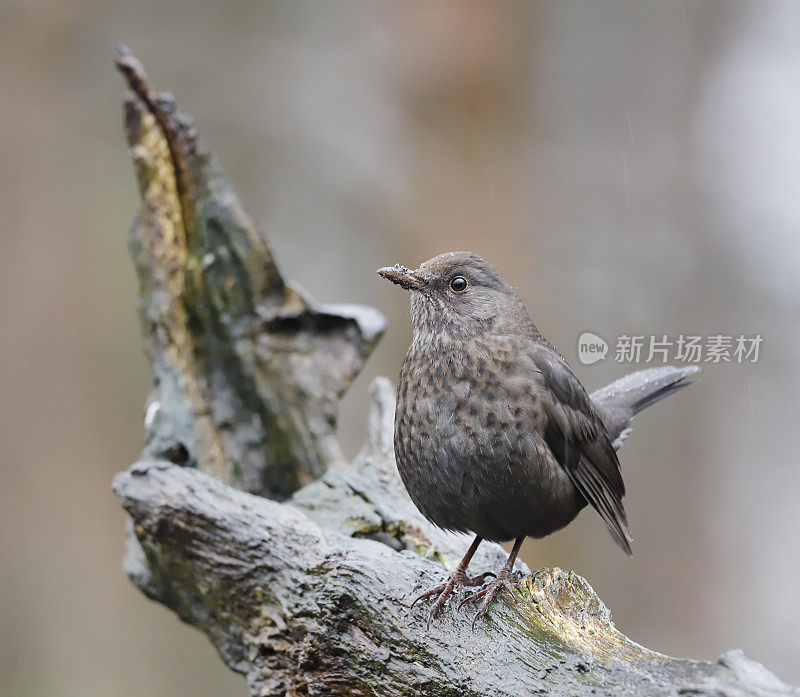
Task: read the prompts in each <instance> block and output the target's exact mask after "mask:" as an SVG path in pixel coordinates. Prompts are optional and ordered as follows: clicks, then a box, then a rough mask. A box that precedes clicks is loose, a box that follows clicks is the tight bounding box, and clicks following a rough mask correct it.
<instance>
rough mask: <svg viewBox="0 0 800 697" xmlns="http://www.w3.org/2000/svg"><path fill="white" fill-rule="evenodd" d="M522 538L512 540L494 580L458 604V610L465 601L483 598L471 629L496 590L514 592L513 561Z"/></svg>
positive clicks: (483, 612) (471, 601)
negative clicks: (512, 583) (510, 547)
mask: <svg viewBox="0 0 800 697" xmlns="http://www.w3.org/2000/svg"><path fill="white" fill-rule="evenodd" d="M524 539H525V538H524V537H518V538H517V539H516V540H515V541H514V547H513V548H512V550H511V554H509V555H508V561H506V563H505V564H504V565H503V568H502V569H500V573H499V574H497V578H495V580H494V581H492V582H491V583H490V584H489V585H488V586H486V588H483V589H481V590H479V591H477V592H475V593H472V594H471V595H468V596H467V597H466V598H464V600H462V601H461V604H460V605H459V606H458V609H459V610H460V609H461V608H462V607H463V606H464V604H465V603H473V602H475V601H476V600H478V599H479V598H483V602H482V603H481V605H480V607H479V608H478V611H477V612H476V613H475V617H473V618H472V627H473V629H474V628H475V621H476V620H477V619H478V618H479V617H483V616H484V615H485V614H486V610H487V609H488V608H489V603H491V602H492V598H494V596H495V595H496V594H497V591H499V590H500V589H501V588H507V589H508V590H509V592H511V593H513V592H514V588H513V587H512V585H511V581H512V579H513V578H514V562H515V561H516V560H517V554H519V548H520V547H522V542H523V540H524Z"/></svg>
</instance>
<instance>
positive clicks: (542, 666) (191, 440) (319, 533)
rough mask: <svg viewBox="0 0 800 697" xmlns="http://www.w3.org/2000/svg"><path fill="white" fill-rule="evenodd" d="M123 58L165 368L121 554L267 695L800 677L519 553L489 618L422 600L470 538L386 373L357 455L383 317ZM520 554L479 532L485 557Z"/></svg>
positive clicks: (140, 248) (633, 687)
mask: <svg viewBox="0 0 800 697" xmlns="http://www.w3.org/2000/svg"><path fill="white" fill-rule="evenodd" d="M117 64H118V66H119V67H120V69H121V71H122V72H123V74H124V75H125V77H126V79H127V81H128V84H129V86H130V88H131V93H130V94H129V95H128V96H127V97H126V101H125V111H126V129H127V133H128V141H129V144H130V147H131V153H132V155H133V159H134V163H135V165H136V170H137V176H138V180H139V185H140V189H141V194H142V209H141V211H140V213H139V215H138V216H137V219H136V221H135V223H134V225H133V227H132V230H131V251H132V254H133V256H134V260H135V263H136V267H137V272H138V274H139V278H140V291H141V314H142V326H143V333H144V337H145V342H146V345H147V348H148V354H149V355H150V357H151V360H152V362H153V367H154V374H155V389H154V395H153V397H152V400H151V402H150V405H149V407H148V410H147V416H146V420H145V427H146V430H147V436H148V437H147V445H146V447H145V451H144V454H143V457H142V460H141V461H140V462H139V463H137V464H135V465H134V466H133V467H131V468H130V469H129V470H128V471H126V472H124V473H122V474H120V475H118V476H117V478H116V479H115V481H114V490H115V492H116V493H117V495H118V496H119V497H120V499H121V501H122V504H123V506H124V507H125V510H126V511H127V512H128V514H129V515H130V520H131V524H130V530H129V536H128V548H127V554H126V559H125V567H126V571H127V573H128V575H129V577H130V578H131V580H132V581H133V582H134V583H135V584H136V585H137V586H138V587H139V588H140V589H141V590H142V591H143V592H144V593H146V594H147V595H148V596H149V597H151V598H153V599H154V600H157V601H158V602H160V603H163V604H164V605H166V606H167V607H169V608H171V609H172V610H174V611H175V612H176V613H177V614H178V615H179V616H180V617H181V618H182V619H183V620H185V621H187V622H189V623H191V624H193V625H195V626H196V627H198V628H199V629H200V630H201V631H203V632H205V633H206V634H207V635H208V636H209V638H210V639H211V641H212V642H213V643H214V645H215V646H216V647H217V649H218V650H219V652H220V655H221V656H222V658H223V660H224V661H225V662H226V663H227V665H228V666H230V667H231V668H232V669H233V670H236V671H239V672H241V673H243V674H244V675H245V676H246V677H247V680H248V685H249V687H250V692H251V694H252V695H284V694H289V695H332V694H341V695H437V696H439V695H489V694H491V695H529V694H534V693H548V694H552V695H583V694H587V695H588V694H609V695H624V694H630V695H666V694H670V695H674V694H686V695H731V696H735V695H800V691H798V690H795V689H793V688H790V687H788V686H786V685H784V684H783V683H781V682H780V681H779V680H778V679H777V678H775V677H774V676H773V675H771V674H770V673H769V672H768V671H766V670H765V669H764V668H763V667H762V666H760V665H759V664H757V663H755V662H753V661H750V660H749V659H747V658H746V657H745V656H744V655H743V654H741V653H739V652H729V653H727V654H725V655H723V656H722V657H720V659H719V660H717V661H716V662H707V661H693V660H687V659H675V658H669V657H667V656H663V655H661V654H658V653H655V652H653V651H650V650H648V649H645V648H643V647H641V646H639V645H637V644H635V643H634V642H632V641H630V640H629V639H627V638H626V637H624V636H623V635H622V634H620V633H619V632H618V631H617V630H616V629H615V628H614V626H613V624H612V623H611V619H610V615H609V612H608V611H607V610H606V608H605V607H604V606H603V604H602V603H601V602H600V600H599V599H598V598H597V596H596V595H595V594H594V592H593V591H592V589H591V587H590V586H589V584H588V583H587V582H586V581H585V580H584V579H582V578H581V577H579V576H577V575H575V574H573V573H569V572H564V571H561V570H559V569H552V570H550V569H542V570H539V571H537V572H536V573H535V574H530V571H529V570H528V569H527V568H526V567H525V566H524V565H523V564H520V565H519V566H518V568H519V569H520V570H521V571H523V572H524V574H525V575H524V577H523V578H522V580H521V581H520V582H519V583H517V584H516V586H515V594H514V598H510V597H508V596H507V595H506V594H503V595H501V596H500V598H499V600H498V601H497V602H496V603H495V604H494V605H493V606H492V608H491V609H490V612H489V614H488V615H487V617H486V618H485V620H482V621H480V622H479V623H478V624H477V625H476V628H475V630H474V631H470V628H469V616H468V615H467V614H461V613H458V612H456V610H455V603H450V604H448V606H446V608H445V611H444V612H443V613H442V615H441V616H440V617H439V618H437V620H436V621H435V622H434V623H433V625H432V627H431V629H430V631H427V630H426V628H425V620H426V608H425V607H417V608H414V609H413V610H410V609H409V605H410V600H411V599H412V598H413V597H414V596H415V594H416V593H418V592H419V591H420V590H421V589H423V588H424V587H427V586H429V585H432V584H434V583H437V582H440V581H441V580H442V579H443V577H444V576H445V573H446V572H445V569H444V568H443V566H442V564H444V566H446V567H450V568H452V567H453V566H454V565H455V563H456V562H457V560H458V558H459V557H460V556H461V554H462V553H463V551H464V550H465V549H466V547H467V545H468V542H469V540H468V539H466V538H465V537H463V536H457V535H452V534H449V533H445V532H443V531H441V530H438V529H437V528H435V527H433V526H431V525H430V524H429V523H427V521H425V519H424V518H422V516H421V515H420V514H419V513H418V512H417V511H416V509H415V508H414V506H413V504H412V503H411V501H410V499H409V498H408V496H407V495H406V493H405V491H404V489H403V487H402V484H401V482H400V481H399V477H398V474H397V470H396V468H395V465H394V458H393V450H392V421H393V413H394V395H393V389H392V387H391V385H390V384H389V382H388V381H387V380H385V379H378V380H377V381H375V382H374V383H373V386H372V391H371V409H370V416H369V424H368V437H367V442H366V444H365V446H364V448H363V449H362V451H361V452H360V453H359V455H358V456H357V457H356V459H355V461H354V462H353V463H352V464H348V463H346V462H344V460H343V459H342V457H341V454H340V451H339V448H338V444H337V442H336V437H335V425H336V409H337V406H338V402H339V399H340V397H341V395H342V393H343V392H344V390H345V389H346V388H347V386H348V384H349V383H350V381H351V380H352V379H353V377H354V376H355V375H356V374H357V372H358V371H359V370H360V368H361V366H362V365H363V362H364V361H365V360H366V357H367V356H368V354H369V352H370V350H371V349H372V347H373V346H374V344H375V342H376V341H377V339H378V338H379V337H380V334H381V332H382V330H383V326H384V322H383V318H382V317H381V315H380V314H379V313H378V312H377V311H375V310H372V309H371V308H363V307H357V306H335V307H331V306H324V305H318V304H316V303H314V302H312V301H311V300H309V299H308V297H307V296H305V295H304V294H303V293H301V292H300V291H298V290H296V289H294V288H293V287H292V286H291V284H289V283H288V282H286V281H285V280H284V279H283V276H282V275H281V274H280V273H279V271H278V268H277V265H276V264H275V260H274V258H273V257H272V254H271V252H270V249H269V246H268V244H267V242H266V238H265V237H264V235H263V234H262V233H261V231H260V230H259V229H258V228H257V226H256V225H255V224H254V223H253V221H252V220H251V219H250V217H249V216H248V214H247V213H246V212H245V210H244V207H243V206H242V205H241V203H240V202H239V201H238V198H237V196H236V194H235V192H234V191H233V189H232V188H231V186H230V184H228V182H227V181H226V180H225V179H224V177H223V176H222V174H221V172H220V169H219V167H218V166H217V165H216V163H215V162H214V161H213V159H212V158H211V157H210V156H209V155H208V153H207V151H206V150H205V149H204V148H203V146H202V145H201V144H200V142H199V140H198V138H197V135H196V133H195V130H194V128H193V126H192V125H191V122H190V121H189V120H188V119H186V118H185V117H181V116H179V115H178V114H177V113H176V112H175V109H174V103H173V100H172V99H171V97H168V96H165V95H161V94H158V93H155V92H154V91H153V90H152V89H151V88H150V87H149V86H148V84H147V80H146V78H145V76H144V73H143V71H142V69H141V66H140V65H139V63H138V62H137V61H136V60H135V59H134V58H133V56H132V55H131V54H130V53H129V52H128V51H122V52H121V53H120V55H119V56H118V59H117ZM303 485H304V486H303ZM241 490H244V491H241ZM247 492H252V493H247ZM254 494H260V495H258V496H257V495H254ZM267 497H269V498H267ZM270 499H276V500H270ZM504 559H505V552H504V551H503V550H502V548H500V547H499V546H498V545H492V544H484V545H482V547H481V549H480V551H479V554H478V555H476V557H475V560H474V561H473V564H472V567H471V569H474V570H475V571H480V570H483V569H495V568H497V567H498V566H499V564H500V563H501V562H502V560H504Z"/></svg>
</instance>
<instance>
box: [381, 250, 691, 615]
mask: <svg viewBox="0 0 800 697" xmlns="http://www.w3.org/2000/svg"><path fill="white" fill-rule="evenodd" d="M379 273H380V274H381V275H382V276H384V277H385V278H387V279H389V280H391V281H392V282H394V283H397V284H398V285H400V286H402V287H404V288H406V289H407V290H409V291H410V292H411V319H412V323H413V327H414V334H413V340H412V343H411V347H410V348H409V350H408V354H407V355H406V358H405V361H404V363H403V367H402V370H401V372H400V381H399V385H398V398H397V410H396V414H395V438H394V446H395V456H396V459H397V466H398V469H399V471H400V475H401V477H402V479H403V483H404V485H405V487H406V489H407V490H408V493H409V495H410V496H411V499H412V500H413V501H414V503H415V504H416V506H417V507H418V508H419V510H420V511H421V512H422V514H423V515H424V516H425V517H426V518H428V520H430V521H431V522H433V523H435V524H436V525H439V526H440V527H442V528H446V529H449V530H457V531H461V532H473V533H474V534H475V535H476V540H475V542H474V543H473V546H472V547H471V548H470V551H469V552H467V555H466V556H465V557H464V559H463V560H462V562H461V564H460V565H459V567H458V568H457V569H456V571H455V572H454V573H453V575H452V576H451V578H450V580H449V581H448V582H447V583H446V584H443V585H442V586H437V588H436V589H432V590H431V591H428V592H427V593H425V594H423V595H422V596H420V597H421V598H422V597H429V596H430V595H432V594H435V593H440V596H439V599H438V600H437V603H436V604H435V605H434V607H433V609H432V611H431V614H432V615H434V614H436V612H437V611H438V609H439V608H440V607H441V605H442V604H443V603H444V601H445V599H446V597H447V596H448V595H449V594H450V593H451V592H452V590H453V589H454V587H456V586H465V585H478V584H479V583H481V582H482V579H479V578H474V579H469V578H467V577H466V575H465V570H466V567H467V565H468V563H469V560H470V558H471V556H472V554H473V553H474V551H475V549H477V546H478V544H480V540H481V539H488V540H494V541H506V540H510V539H515V540H516V542H515V546H514V551H513V552H512V554H511V557H510V558H509V563H508V564H506V566H505V567H503V570H502V571H501V572H500V574H499V575H498V577H497V579H496V580H495V581H494V582H493V583H492V584H490V586H489V587H488V588H486V589H484V590H482V591H479V592H478V593H476V594H474V595H473V596H471V599H476V598H478V597H482V596H485V599H484V601H483V603H482V605H481V609H480V610H479V612H478V616H479V615H481V614H483V613H484V612H485V610H486V607H487V606H488V603H489V601H490V600H491V598H492V596H493V595H494V594H495V593H496V592H497V590H498V589H499V588H501V587H504V586H508V585H509V578H510V575H511V570H512V566H513V562H514V557H515V556H516V552H517V551H518V550H519V547H520V545H521V543H522V540H523V539H524V538H525V537H544V536H545V535H548V534H550V533H552V532H555V531H556V530H559V529H561V528H563V527H564V526H565V525H567V524H568V523H569V522H570V521H572V520H573V519H574V518H575V516H576V515H577V514H578V513H579V512H580V510H581V509H582V508H584V507H585V506H586V505H587V503H588V504H590V505H591V506H592V507H593V508H594V509H595V510H596V511H597V513H598V514H599V515H600V517H601V518H602V519H603V521H604V522H605V524H606V526H607V527H608V529H609V532H610V533H611V535H612V537H613V538H614V540H615V541H616V542H617V544H618V545H619V546H620V547H621V548H622V549H623V550H624V551H625V552H626V553H628V554H630V553H631V549H630V541H631V536H630V533H629V532H628V525H627V519H626V516H625V510H624V508H623V506H622V497H623V495H624V494H625V486H624V484H623V481H622V476H621V474H620V469H619V462H618V460H617V456H616V451H615V449H614V447H613V445H612V440H619V442H621V439H624V437H625V435H626V433H627V428H628V426H629V424H630V419H631V418H632V416H633V414H635V413H636V412H637V411H638V410H639V409H641V408H644V407H645V406H647V405H649V404H652V403H653V402H654V401H657V400H658V399H660V398H661V397H663V396H665V395H666V394H669V393H670V392H671V391H674V390H675V389H678V387H680V386H682V384H685V383H681V382H680V381H681V380H682V379H683V377H685V376H686V374H685V373H680V376H678V375H676V374H675V372H674V371H675V369H669V370H671V371H673V372H671V373H664V374H662V373H659V374H658V375H657V376H656V375H655V374H652V375H648V376H647V378H646V379H645V378H642V379H633V380H632V381H631V382H630V385H628V384H627V383H626V384H625V385H624V386H621V390H620V392H619V393H618V396H616V397H611V396H608V395H607V396H606V397H608V399H606V402H605V403H604V405H603V406H602V407H600V406H598V405H596V404H594V403H593V402H592V400H591V399H590V397H589V395H588V394H587V393H586V391H585V390H584V388H583V386H582V385H581V383H580V381H579V380H578V379H577V377H575V375H574V374H573V372H572V370H571V369H570V367H569V365H568V364H567V362H566V361H565V360H564V358H563V357H562V356H561V355H560V354H559V353H558V352H557V351H556V350H555V349H554V348H553V346H551V344H550V343H549V342H548V341H547V340H546V339H545V338H544V337H543V336H542V335H541V334H540V332H539V331H538V329H537V328H536V325H535V324H534V322H533V320H532V319H531V317H530V315H529V314H528V312H527V310H526V309H525V306H524V305H523V303H522V301H521V300H520V298H519V296H518V294H517V292H516V291H515V290H514V288H513V287H512V286H511V285H510V284H509V283H508V282H507V281H506V280H505V279H504V278H503V276H502V275H501V274H500V272H499V271H498V270H497V269H496V268H495V267H494V266H493V265H492V264H491V263H489V262H488V261H485V260H484V259H481V258H480V257H479V256H477V255H475V254H471V253H468V252H450V253H447V254H442V255H440V256H438V257H434V258H433V259H430V260H429V261H426V262H425V263H424V264H422V265H421V266H420V267H419V269H417V270H416V271H411V270H409V269H407V268H405V267H402V266H399V265H398V266H395V267H392V268H388V267H387V268H384V269H380V271H379ZM462 285H463V289H462ZM608 425H610V426H609V427H612V426H613V428H612V430H613V431H614V433H612V434H609V432H608V431H607V430H606V428H607V426H608Z"/></svg>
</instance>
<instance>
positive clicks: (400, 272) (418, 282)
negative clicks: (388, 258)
mask: <svg viewBox="0 0 800 697" xmlns="http://www.w3.org/2000/svg"><path fill="white" fill-rule="evenodd" d="M378 273H379V274H380V275H381V276H383V277H384V278H386V279H388V280H390V281H391V282H392V283H396V284H397V285H398V286H400V287H401V288H405V289H406V290H419V289H420V288H424V287H425V281H423V280H422V279H421V278H420V277H419V276H417V275H416V274H415V273H414V272H413V271H412V270H411V269H407V268H406V267H405V266H400V264H395V265H394V266H384V267H383V268H382V269H378Z"/></svg>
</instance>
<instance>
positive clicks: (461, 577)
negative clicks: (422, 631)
mask: <svg viewBox="0 0 800 697" xmlns="http://www.w3.org/2000/svg"><path fill="white" fill-rule="evenodd" d="M481 540H482V538H481V537H478V536H476V537H475V539H474V540H473V541H472V544H471V545H470V546H469V549H468V550H467V553H466V554H465V555H464V558H463V559H462V560H461V561H460V562H458V566H457V567H456V568H455V571H453V573H452V574H450V578H448V579H447V581H446V582H445V583H441V584H439V585H438V586H435V587H434V588H431V589H429V590H426V591H425V592H424V593H423V594H422V595H420V596H418V597H417V599H416V600H414V602H413V603H411V607H414V605H416V604H417V603H418V602H419V601H420V600H425V599H426V598H430V597H431V596H432V595H438V596H439V597H438V598H437V599H436V602H435V603H434V604H433V607H431V610H430V612H429V613H428V627H429V628H430V626H431V620H432V619H433V618H434V617H436V615H437V614H438V613H439V610H441V609H442V605H444V603H445V601H446V600H447V599H448V598H449V597H450V595H451V594H452V592H453V590H454V589H455V588H456V587H458V588H459V589H460V588H464V587H466V586H481V585H483V582H484V581H485V580H486V576H487V575H494V574H492V573H491V572H487V573H485V574H480V575H479V576H472V577H470V576H467V573H466V572H467V567H468V566H469V562H470V561H471V559H472V556H473V555H474V554H475V552H476V551H477V549H478V545H479V544H480V543H481Z"/></svg>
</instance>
